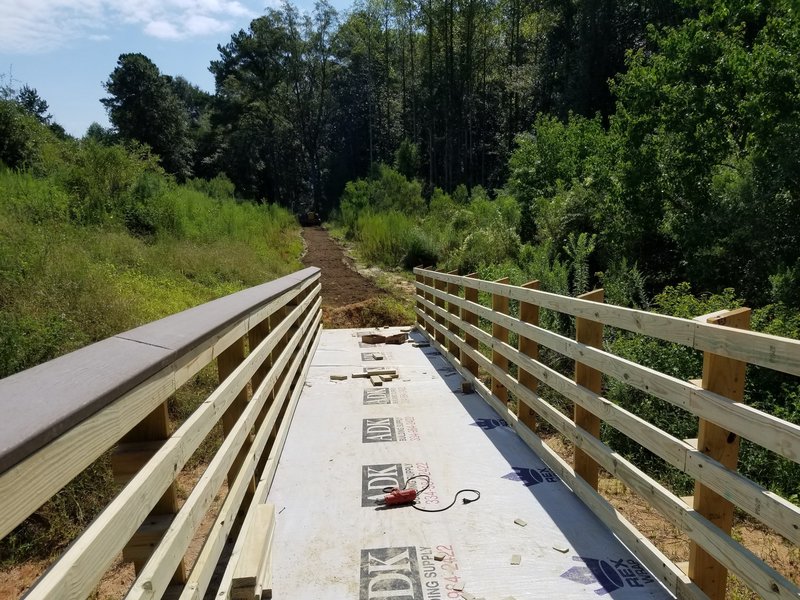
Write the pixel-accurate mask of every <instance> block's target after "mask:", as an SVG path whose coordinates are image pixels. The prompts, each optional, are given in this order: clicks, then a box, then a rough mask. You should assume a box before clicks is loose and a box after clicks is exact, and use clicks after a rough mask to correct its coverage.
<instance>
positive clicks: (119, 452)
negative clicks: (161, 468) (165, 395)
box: [111, 402, 187, 583]
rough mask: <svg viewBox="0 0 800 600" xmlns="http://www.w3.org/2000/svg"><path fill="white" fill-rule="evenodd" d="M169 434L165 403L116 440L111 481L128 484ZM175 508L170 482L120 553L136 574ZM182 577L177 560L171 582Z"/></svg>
mask: <svg viewBox="0 0 800 600" xmlns="http://www.w3.org/2000/svg"><path fill="white" fill-rule="evenodd" d="M171 434H172V432H171V431H170V422H169V410H168V403H167V402H164V403H163V404H160V405H159V406H158V407H156V409H155V410H154V411H153V412H151V413H150V414H149V415H147V416H146V417H145V418H144V419H143V420H142V421H141V422H140V423H139V424H138V425H136V426H135V427H134V428H133V429H131V430H130V431H129V432H128V433H127V434H126V435H125V436H124V437H123V438H122V439H121V440H120V444H119V446H117V449H116V451H115V452H114V454H113V455H112V457H111V469H112V471H113V473H114V481H115V482H116V483H117V484H119V485H125V484H126V483H128V481H130V480H131V478H133V476H134V475H136V473H138V472H139V470H140V469H141V468H142V467H143V466H144V464H145V463H146V462H147V461H148V460H150V458H152V456H153V455H154V454H155V453H156V451H157V450H158V448H160V447H161V445H162V444H163V442H164V441H165V440H167V439H168V438H169V436H170V435H171ZM179 508H180V506H179V505H178V488H177V485H176V484H175V482H173V483H172V484H170V486H169V487H168V488H167V491H166V492H164V495H163V496H161V498H160V499H159V501H158V502H157V503H156V505H155V506H154V507H153V510H152V511H150V514H149V515H148V517H147V519H145V521H144V523H142V526H141V527H140V528H139V530H138V531H137V532H136V533H135V534H134V535H133V537H132V538H131V539H130V541H129V542H128V544H127V545H126V546H125V548H124V549H123V550H122V557H123V559H124V560H127V561H130V562H132V563H133V567H134V570H135V571H136V573H139V572H140V571H141V570H142V568H143V567H144V565H145V564H146V563H147V560H148V559H149V558H150V556H151V555H152V553H153V550H155V547H156V546H157V545H158V541H159V540H160V539H161V538H162V537H163V536H164V533H165V532H166V531H167V529H168V528H169V525H170V523H171V522H172V519H173V518H174V516H175V515H176V514H177V513H178V510H179ZM186 576H187V572H186V565H185V563H184V561H183V559H181V562H180V563H179V564H178V568H177V569H176V570H175V574H174V575H173V577H172V581H173V583H186Z"/></svg>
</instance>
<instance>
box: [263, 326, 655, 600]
mask: <svg viewBox="0 0 800 600" xmlns="http://www.w3.org/2000/svg"><path fill="white" fill-rule="evenodd" d="M398 331H399V329H398V328H392V329H390V330H386V333H397V332H398ZM356 333H357V332H356V330H325V331H323V332H322V339H321V341H320V345H319V348H318V349H317V352H316V355H315V356H314V359H313V363H312V366H311V370H310V373H309V377H308V382H307V384H306V388H305V389H304V391H303V394H302V396H301V397H300V401H299V405H298V407H297V412H296V413H295V416H294V420H293V422H292V426H291V429H290V431H289V436H288V439H287V441H286V446H285V448H284V451H283V455H282V457H281V460H280V465H279V467H278V471H277V475H276V477H275V481H274V484H273V486H272V490H271V492H270V494H269V501H270V502H273V503H274V504H275V508H276V514H277V517H276V519H277V522H276V530H275V540H274V546H273V547H274V551H273V554H272V566H273V574H274V575H273V590H274V593H273V598H277V599H281V598H291V599H293V600H306V599H308V600H322V599H330V600H340V599H353V600H378V599H387V598H388V599H393V600H440V599H445V598H460V597H462V596H461V594H460V593H459V592H458V591H456V589H457V588H459V587H461V586H462V585H463V590H464V591H465V592H467V593H468V594H471V595H472V597H475V598H486V599H487V600H491V599H497V600H501V599H504V598H508V597H509V596H511V597H513V598H516V599H517V600H523V599H526V598H556V597H557V598H558V599H559V600H563V599H567V598H585V597H596V596H601V597H608V598H615V599H616V598H621V599H624V598H670V597H671V595H670V594H669V593H668V592H667V591H666V590H665V589H664V588H663V587H662V586H661V585H660V584H659V583H658V582H657V581H655V579H654V578H653V577H652V576H651V575H650V574H649V573H648V572H647V571H646V570H645V569H644V568H643V567H642V566H641V565H640V564H639V563H638V562H637V561H636V559H635V558H634V557H633V556H632V555H631V553H630V552H629V551H628V550H627V549H626V548H625V547H624V546H623V545H622V544H621V543H620V542H619V541H618V540H617V539H616V538H615V537H614V536H613V534H612V533H611V532H610V531H608V530H607V529H606V528H605V527H604V526H603V525H602V523H601V522H600V521H599V520H598V519H597V518H596V517H595V516H594V515H593V514H592V513H591V512H590V511H589V509H588V508H586V507H585V506H584V505H583V504H582V503H581V502H580V500H578V498H576V497H575V496H574V495H573V494H572V492H571V491H570V490H569V489H568V488H567V487H566V486H565V485H564V484H563V483H561V480H560V479H558V478H557V477H556V476H555V475H554V474H552V473H551V472H550V471H549V470H548V469H547V468H546V467H545V465H544V463H542V461H541V460H540V459H539V458H538V457H537V456H536V455H535V454H534V453H533V451H531V450H530V449H529V448H528V447H527V446H526V445H525V444H524V443H523V442H522V440H521V439H520V438H519V437H518V436H517V435H516V433H514V431H513V430H512V429H510V428H508V427H507V426H506V425H505V422H504V421H503V420H502V419H500V417H499V416H498V415H497V413H495V412H494V411H493V410H492V409H491V408H490V407H489V406H488V405H487V404H486V403H485V402H484V401H483V399H482V398H481V397H480V396H478V395H477V394H475V393H473V394H462V393H461V391H460V382H461V378H460V376H459V375H458V374H456V372H455V370H454V369H453V368H452V367H451V366H450V365H449V364H448V363H447V361H446V360H445V359H444V358H443V357H442V356H441V355H440V354H439V353H438V352H436V351H435V350H434V349H433V348H432V347H429V348H414V347H412V346H411V344H404V345H400V346H392V345H388V346H384V345H377V346H372V345H365V344H363V343H360V340H359V338H358V337H357V336H356ZM381 333H384V331H383V330H382V331H381ZM412 335H413V336H414V337H416V338H418V339H421V336H418V335H417V334H412ZM373 352H380V353H382V354H383V355H384V359H383V360H381V361H374V360H372V356H371V355H372V353H373ZM369 366H381V367H383V366H386V367H396V368H397V369H398V371H399V374H400V377H399V378H398V379H395V380H394V381H392V382H390V383H384V385H383V387H373V386H372V385H371V384H370V382H369V380H368V379H352V378H348V379H347V381H331V380H330V375H331V374H347V375H348V376H349V375H350V374H351V373H353V372H355V371H360V370H362V369H363V368H364V367H369ZM417 474H427V475H429V476H430V480H431V486H430V488H429V489H428V490H427V491H426V492H424V493H422V494H421V496H420V498H419V499H418V500H419V502H420V505H421V506H423V507H425V508H441V507H444V506H446V505H447V504H449V503H450V502H451V501H452V499H453V496H454V494H455V493H456V492H457V491H458V490H460V489H462V488H476V489H478V490H480V492H481V498H480V500H479V501H477V502H474V503H471V504H466V505H465V504H462V502H461V499H459V500H458V502H457V503H456V505H455V506H453V507H452V508H451V509H450V510H448V511H446V512H441V513H422V512H419V511H416V510H414V509H412V508H410V507H401V508H393V509H388V510H387V509H383V510H376V505H375V504H374V498H375V497H381V496H382V495H383V494H382V492H381V490H382V488H384V487H386V486H394V485H399V486H400V487H403V484H404V482H405V480H406V479H408V478H409V477H412V476H413V475H417ZM415 484H416V485H415ZM411 485H415V487H420V488H421V487H422V486H423V485H424V481H422V480H420V479H417V480H415V481H413V482H411ZM466 496H467V497H472V495H471V494H466ZM515 519H522V520H523V521H525V522H526V523H527V525H526V526H524V527H523V526H520V525H518V524H515V522H514V521H515ZM565 550H566V552H564V551H565ZM436 554H441V555H444V560H441V561H437V560H434V555H436ZM513 555H519V558H520V559H521V560H520V564H518V565H514V564H511V563H512V556H513ZM454 588H456V589H454ZM466 597H467V598H469V597H470V596H466Z"/></svg>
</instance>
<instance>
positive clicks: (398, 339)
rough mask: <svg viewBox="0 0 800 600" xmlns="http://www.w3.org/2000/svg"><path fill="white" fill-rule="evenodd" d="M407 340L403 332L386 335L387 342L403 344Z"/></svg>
mask: <svg viewBox="0 0 800 600" xmlns="http://www.w3.org/2000/svg"><path fill="white" fill-rule="evenodd" d="M407 341H408V335H407V334H405V333H395V334H394V335H390V336H387V337H386V343H387V344H405V343H406V342H407Z"/></svg>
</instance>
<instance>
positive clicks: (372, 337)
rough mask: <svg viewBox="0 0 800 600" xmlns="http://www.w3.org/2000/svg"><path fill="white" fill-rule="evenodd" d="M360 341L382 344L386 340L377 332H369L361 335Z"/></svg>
mask: <svg viewBox="0 0 800 600" xmlns="http://www.w3.org/2000/svg"><path fill="white" fill-rule="evenodd" d="M361 341H362V342H364V343H365V344H383V343H385V342H386V336H385V335H380V334H377V333H370V334H367V335H365V336H362V337H361Z"/></svg>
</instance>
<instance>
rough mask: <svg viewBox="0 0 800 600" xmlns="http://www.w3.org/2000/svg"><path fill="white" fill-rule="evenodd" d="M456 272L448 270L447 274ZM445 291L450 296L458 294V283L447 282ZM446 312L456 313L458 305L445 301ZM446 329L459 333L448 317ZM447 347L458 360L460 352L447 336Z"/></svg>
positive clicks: (455, 272)
mask: <svg viewBox="0 0 800 600" xmlns="http://www.w3.org/2000/svg"><path fill="white" fill-rule="evenodd" d="M457 274H458V270H455V271H450V272H449V273H448V275H457ZM447 293H448V294H450V295H452V296H458V284H457V283H450V282H448V283H447ZM447 312H448V313H449V314H451V315H458V306H456V305H455V304H453V303H452V302H448V303H447ZM447 329H448V330H449V331H450V333H452V334H454V335H458V333H459V331H458V325H456V324H455V323H453V321H451V320H450V319H449V318H448V319H447ZM447 349H448V350H449V351H450V354H452V355H453V356H455V357H456V358H458V359H459V360H460V357H461V352H460V351H459V349H458V344H456V343H455V341H453V340H451V339H449V338H448V340H447Z"/></svg>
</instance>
